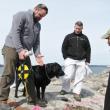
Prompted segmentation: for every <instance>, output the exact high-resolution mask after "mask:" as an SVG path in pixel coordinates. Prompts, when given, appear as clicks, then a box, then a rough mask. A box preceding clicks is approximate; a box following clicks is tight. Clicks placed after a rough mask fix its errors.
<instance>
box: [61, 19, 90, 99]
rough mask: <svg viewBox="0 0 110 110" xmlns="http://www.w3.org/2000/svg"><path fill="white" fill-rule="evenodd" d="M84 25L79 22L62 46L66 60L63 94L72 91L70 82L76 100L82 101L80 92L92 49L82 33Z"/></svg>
mask: <svg viewBox="0 0 110 110" xmlns="http://www.w3.org/2000/svg"><path fill="white" fill-rule="evenodd" d="M82 29H83V23H82V22H81V21H77V22H76V23H75V26H74V32H73V33H70V34H68V35H67V36H66V37H65V39H64V41H63V44H62V54H63V58H64V67H65V69H64V72H65V76H64V79H63V84H62V90H61V94H62V95H64V94H65V93H67V92H69V91H70V89H71V88H70V82H71V81H72V80H74V83H73V85H72V89H73V93H74V98H75V99H76V100H77V101H81V97H80V92H81V88H82V85H83V82H82V80H83V79H84V77H85V74H86V68H85V67H86V65H88V64H89V63H90V55H91V47H90V43H89V40H88V38H87V36H86V35H84V34H83V33H82Z"/></svg>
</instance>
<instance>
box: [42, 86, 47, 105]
mask: <svg viewBox="0 0 110 110" xmlns="http://www.w3.org/2000/svg"><path fill="white" fill-rule="evenodd" d="M41 89H42V101H43V102H45V103H47V100H46V99H45V89H46V86H43V87H41Z"/></svg>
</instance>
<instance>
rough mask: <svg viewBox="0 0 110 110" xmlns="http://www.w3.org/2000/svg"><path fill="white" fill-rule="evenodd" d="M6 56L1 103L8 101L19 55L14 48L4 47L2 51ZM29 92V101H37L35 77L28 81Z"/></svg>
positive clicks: (0, 82) (0, 92) (0, 86)
mask: <svg viewBox="0 0 110 110" xmlns="http://www.w3.org/2000/svg"><path fill="white" fill-rule="evenodd" d="M2 54H3V56H4V71H3V74H2V76H1V80H0V101H3V100H7V99H8V97H9V93H10V86H11V85H12V84H13V82H14V79H15V68H16V61H17V58H18V54H17V52H16V50H15V49H14V48H10V47H7V46H4V47H3V49H2ZM26 83H27V84H26V85H27V92H28V98H29V100H33V99H35V89H34V88H35V86H34V81H33V76H31V77H30V78H29V79H28V80H27V81H26Z"/></svg>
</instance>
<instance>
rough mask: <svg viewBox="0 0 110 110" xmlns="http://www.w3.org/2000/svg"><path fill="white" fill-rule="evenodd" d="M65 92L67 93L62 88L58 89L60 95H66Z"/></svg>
mask: <svg viewBox="0 0 110 110" xmlns="http://www.w3.org/2000/svg"><path fill="white" fill-rule="evenodd" d="M66 94H68V92H66V91H64V90H61V91H60V95H66Z"/></svg>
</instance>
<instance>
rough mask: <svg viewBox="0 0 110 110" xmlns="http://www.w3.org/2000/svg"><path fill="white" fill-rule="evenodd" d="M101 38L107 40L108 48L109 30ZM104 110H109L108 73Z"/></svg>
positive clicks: (109, 42) (109, 79)
mask: <svg viewBox="0 0 110 110" xmlns="http://www.w3.org/2000/svg"><path fill="white" fill-rule="evenodd" d="M102 38H103V39H107V40H108V45H109V46H110V29H109V30H108V31H107V33H106V34H105V35H104V36H102ZM104 110H110V73H109V78H108V86H107V89H106V94H105V102H104Z"/></svg>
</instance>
